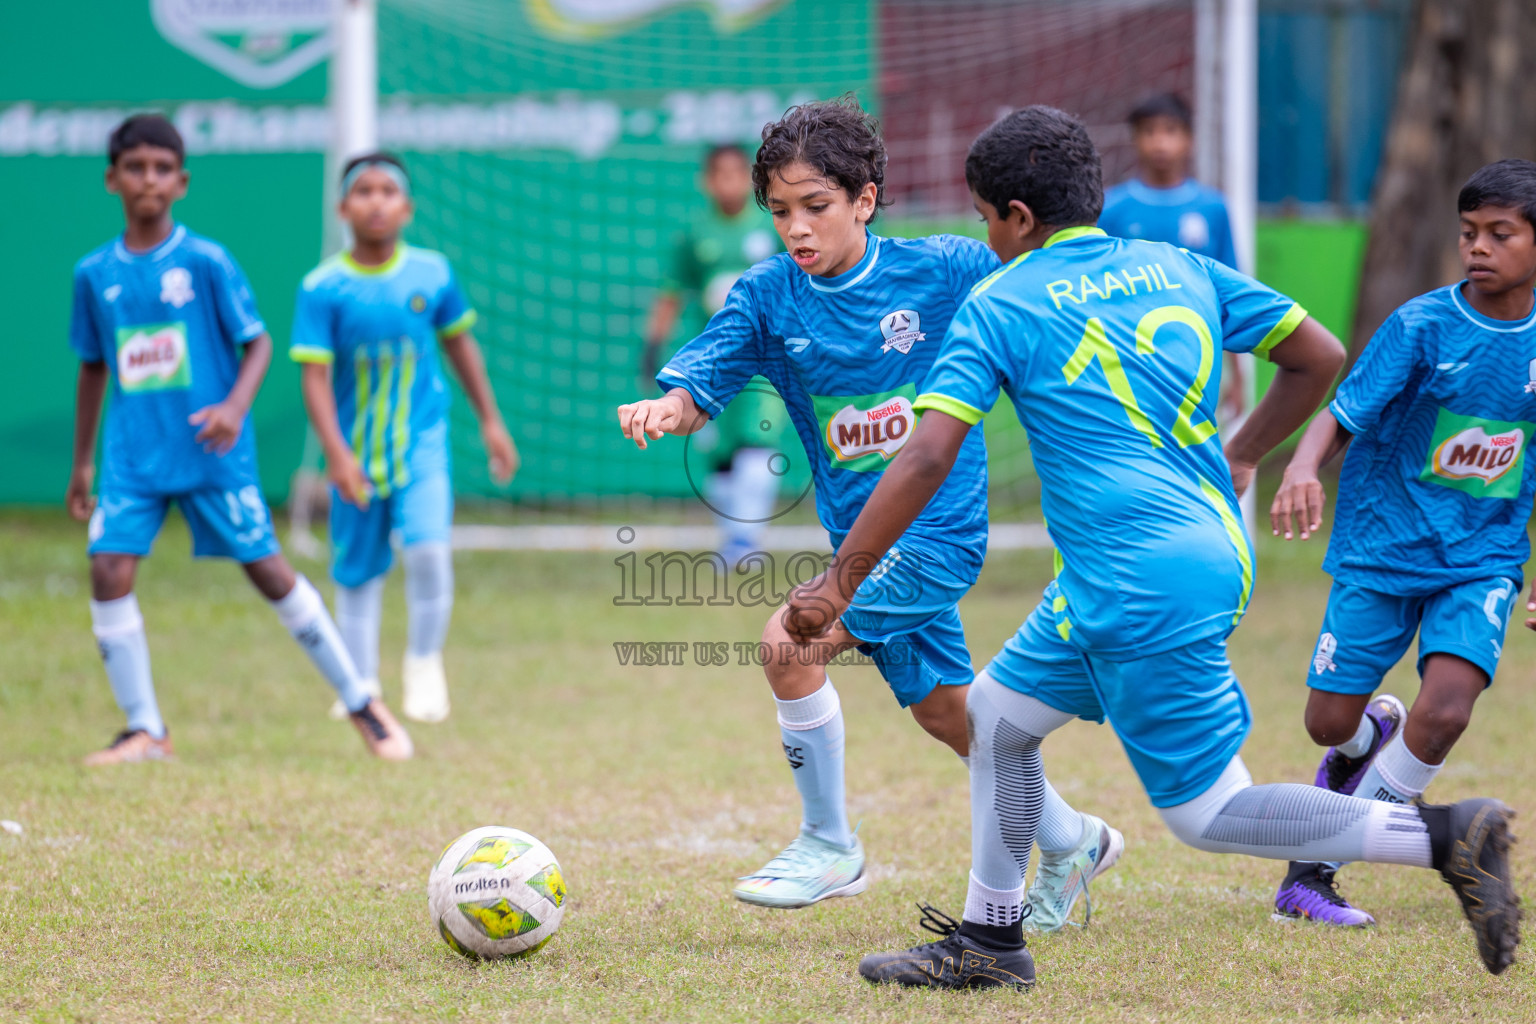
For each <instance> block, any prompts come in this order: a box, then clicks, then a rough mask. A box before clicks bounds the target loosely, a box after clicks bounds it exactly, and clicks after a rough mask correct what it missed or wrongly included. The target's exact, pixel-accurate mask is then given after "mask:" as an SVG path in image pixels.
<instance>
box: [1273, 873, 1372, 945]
mask: <svg viewBox="0 0 1536 1024" xmlns="http://www.w3.org/2000/svg"><path fill="white" fill-rule="evenodd" d="M1334 871H1335V868H1334V866H1333V865H1332V864H1316V863H1302V862H1299V861H1292V862H1291V870H1290V871H1289V872H1288V873H1287V874H1286V876H1285V881H1283V882H1281V883H1280V891H1279V892H1277V893H1275V915H1274V916H1275V920H1277V921H1281V920H1292V921H1294V920H1296V919H1298V918H1301V919H1305V920H1308V921H1316V922H1318V923H1319V924H1331V925H1339V926H1342V927H1345V928H1364V927H1365V926H1367V925H1372V924H1375V923H1376V919H1375V918H1374V917H1372V916H1371V915H1370V914H1367V913H1366V912H1365V911H1363V910H1358V909H1356V908H1355V907H1352V906H1350V905H1349V903H1348V901H1347V900H1345V899H1344V897H1343V896H1340V895H1339V886H1338V883H1337V882H1335V881H1334V880H1333V874H1334Z"/></svg>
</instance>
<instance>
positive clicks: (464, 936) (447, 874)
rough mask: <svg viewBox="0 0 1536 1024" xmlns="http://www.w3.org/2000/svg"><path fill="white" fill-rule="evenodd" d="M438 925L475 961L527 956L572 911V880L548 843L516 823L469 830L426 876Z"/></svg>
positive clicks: (450, 943)
mask: <svg viewBox="0 0 1536 1024" xmlns="http://www.w3.org/2000/svg"><path fill="white" fill-rule="evenodd" d="M427 902H428V905H429V906H430V907H431V910H432V925H433V927H435V928H436V929H437V931H438V934H440V935H442V937H443V941H444V942H446V943H448V946H449V948H450V949H452V950H453V951H454V952H455V953H460V954H462V955H464V956H467V957H469V958H470V959H471V960H501V959H505V958H508V957H522V956H528V955H529V954H530V953H533V952H536V951H537V950H538V949H539V947H540V946H543V945H544V943H546V942H548V941H549V940H550V938H551V937H552V936H553V935H554V934H555V930H556V929H557V928H559V927H560V918H561V917H562V916H563V915H564V914H565V879H564V878H563V877H561V875H560V865H559V864H558V863H556V861H555V855H554V854H553V853H550V852H549V847H547V846H545V845H544V844H543V843H541V842H539V841H538V840H537V839H535V838H533V836H531V835H529V834H528V833H526V832H519V831H518V830H517V829H515V828H502V827H501V826H498V825H488V826H486V827H484V828H477V829H475V830H473V831H471V832H466V833H464V834H463V835H462V836H459V838H457V839H455V840H454V841H453V842H451V843H449V844H448V848H447V849H446V850H444V851H443V855H442V856H441V857H439V858H437V863H436V864H435V865H433V867H432V876H431V877H430V878H429V879H428V880H427Z"/></svg>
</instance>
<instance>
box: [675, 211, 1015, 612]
mask: <svg viewBox="0 0 1536 1024" xmlns="http://www.w3.org/2000/svg"><path fill="white" fill-rule="evenodd" d="M996 268H997V257H996V256H994V255H993V254H992V251H991V250H990V249H988V248H987V247H986V246H985V245H982V244H981V243H980V242H977V241H975V240H973V239H969V238H959V237H956V236H954V235H936V236H933V237H931V238H921V239H914V240H906V239H897V238H881V237H879V236H877V235H873V234H871V235H868V236H867V245H866V248H865V251H864V256H863V258H862V259H861V260H860V261H859V262H858V264H857V265H856V266H854V267H852V268H850V269H849V270H847V271H846V272H844V273H842V274H839V275H838V276H836V277H816V276H812V275H810V274H807V273H805V272H804V271H803V270H801V269H800V268H799V267H797V266H795V263H794V260H793V259H792V258H791V257H790V256H788V255H787V254H783V253H780V254H779V255H777V256H773V257H770V258H769V259H766V260H764V261H763V262H761V263H759V264H757V265H756V266H755V267H753V268H752V269H751V270H749V271H747V272H746V273H745V274H744V275H742V277H741V279H740V280H738V281H737V282H736V285H735V286H734V287H733V288H732V289H731V292H730V295H729V297H728V298H727V300H726V303H725V306H724V308H723V309H721V310H720V312H718V313H716V314H715V315H714V316H713V317H712V318H711V319H710V321H709V326H708V327H707V328H706V329H705V331H704V333H703V334H701V335H699V336H698V337H697V338H695V339H694V340H692V341H691V342H689V343H688V344H686V345H684V346H683V347H682V348H681V349H679V350H678V352H677V354H676V355H674V356H673V357H672V359H671V360H670V361H669V362H668V363H667V365H666V366H665V367H663V368H662V370H661V372H660V373H658V374H657V376H656V382H657V383H658V384H659V385H661V387H662V388H663V389H664V390H668V389H671V388H676V387H681V388H687V389H688V391H689V393H690V394H692V395H693V399H694V401H695V402H697V403H698V405H699V407H700V408H701V409H704V410H706V411H708V413H709V415H710V416H717V415H719V413H720V411H721V410H722V409H724V408H725V406H726V404H727V403H729V402H730V401H731V399H732V398H734V397H735V396H736V395H737V394H738V393H739V392H740V391H741V390H742V388H743V387H745V386H746V384H747V382H748V381H750V380H751V379H752V377H753V375H754V374H761V375H762V376H764V377H766V378H768V380H769V382H770V383H772V384H773V386H774V388H776V389H777V390H778V392H779V394H780V395H782V396H783V398H784V405H785V407H786V409H787V410H788V412H789V418H790V421H791V422H792V423H793V424H794V425H795V430H796V432H797V433H799V435H800V440H801V442H802V443H803V444H804V446H805V451H806V455H807V456H808V458H809V459H810V465H811V474H812V479H813V480H814V481H815V485H816V511H817V514H818V515H819V517H820V519H821V523H822V525H823V526H824V527H826V529H827V531H828V533H830V534H831V536H832V546H833V547H834V548H835V547H837V546H838V545H839V544H841V543H842V540H843V537H844V536H845V535H846V534H847V532H848V529H849V528H850V527H851V526H853V523H854V520H855V519H857V518H858V515H859V510H860V509H862V508H863V507H864V502H865V501H866V500H868V498H869V495H870V492H871V491H873V490H874V489H875V485H876V484H877V483H879V482H880V475H881V473H882V472H884V470H885V467H886V466H888V465H890V461H891V459H893V458H894V457H895V456H896V453H897V452H899V451H901V449H902V446H903V445H905V444H906V442H907V438H908V437H910V436H911V434H912V429H913V427H914V426H915V425H916V414H915V412H914V410H913V400H914V399H916V398H917V393H918V385H919V384H921V383H922V381H923V378H924V377H925V376H926V375H927V373H928V370H929V368H930V367H931V366H932V365H933V361H934V358H935V357H936V356H937V355H938V353H939V347H940V346H941V345H942V344H943V342H944V338H945V335H946V333H947V332H948V330H949V324H950V319H951V318H952V317H953V316H954V315H955V310H956V309H958V308H959V306H960V303H961V302H962V301H963V300H964V298H965V296H966V294H967V292H968V291H969V290H970V288H971V286H972V285H973V284H975V283H976V282H977V281H979V280H980V279H981V278H983V277H984V276H986V275H987V274H988V273H990V272H991V271H993V270H995V269H996ZM986 542H987V457H986V446H985V441H984V440H983V438H982V432H981V431H979V430H973V431H971V433H970V435H969V436H968V437H967V438H966V440H965V443H964V445H963V446H962V448H961V452H960V458H959V461H958V462H957V463H956V465H955V471H954V472H953V473H951V474H950V476H949V479H948V480H947V481H946V482H945V484H944V486H943V487H942V488H941V489H940V490H939V492H938V494H936V495H935V496H934V498H933V500H932V501H930V502H929V503H928V507H927V508H926V509H924V510H923V514H922V515H921V516H920V517H919V518H918V520H917V521H916V522H915V523H913V524H912V527H911V528H910V529H909V530H908V531H907V533H906V534H905V535H904V536H903V538H902V540H901V547H902V548H903V549H905V550H907V551H909V552H915V553H920V554H926V555H928V556H931V557H935V558H941V559H943V560H944V564H947V565H948V566H950V567H951V568H952V569H954V570H955V571H956V572H957V573H959V574H961V575H963V576H965V577H967V578H968V579H971V580H973V581H974V580H975V578H976V575H977V573H979V572H980V569H981V562H982V559H983V558H984V557H985V553H986Z"/></svg>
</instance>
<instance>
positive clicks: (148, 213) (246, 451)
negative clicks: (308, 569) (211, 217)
mask: <svg viewBox="0 0 1536 1024" xmlns="http://www.w3.org/2000/svg"><path fill="white" fill-rule="evenodd" d="M185 152H186V151H185V148H184V147H183V145H182V140H181V135H180V134H179V133H178V132H177V131H176V129H175V127H174V126H173V125H172V124H171V123H170V122H169V121H167V120H166V119H165V118H163V117H160V116H158V115H153V114H140V115H136V116H134V117H130V118H128V119H127V120H126V121H124V122H123V123H122V124H120V125H118V127H117V128H116V129H115V130H114V131H113V132H112V136H111V138H110V140H109V142H108V150H107V154H108V160H109V166H108V168H107V190H108V191H110V192H113V193H116V194H117V195H118V196H120V197H121V198H122V201H123V213H124V216H125V219H126V221H127V227H126V229H125V230H124V232H123V234H122V236H121V237H120V238H117V239H115V240H113V241H111V242H109V243H107V244H106V245H104V246H102V247H101V248H100V249H97V250H96V251H95V252H93V253H91V254H90V255H89V256H86V257H85V258H84V259H83V260H81V261H80V263H79V264H78V265H77V266H76V267H75V303H74V315H73V317H72V319H71V323H70V346H71V347H72V348H73V349H74V351H75V354H76V355H78V356H79V357H80V377H79V383H78V384H77V387H76V405H75V450H74V469H73V471H72V472H71V474H70V480H69V491H68V494H67V496H66V499H65V500H66V504H67V505H68V507H69V512H70V514H71V515H73V516H74V517H75V518H76V519H86V518H89V519H90V554H91V597H92V600H91V625H92V628H93V630H94V632H95V634H96V641H97V644H98V645H99V646H100V649H101V657H102V661H103V662H104V663H105V664H106V668H107V678H108V679H109V680H110V681H111V683H112V693H113V696H115V697H116V698H117V703H118V706H119V707H121V708H122V709H123V713H124V714H125V715H126V716H127V719H128V724H127V728H126V729H124V730H123V731H122V732H121V733H120V734H119V735H118V737H117V738H116V739H115V740H114V741H113V742H112V744H111V746H109V747H107V749H105V750H102V751H99V752H97V753H94V754H92V755H90V756H89V757H87V758H86V764H88V765H105V764H116V763H122V762H129V761H146V760H159V759H163V758H167V757H170V756H171V739H170V734H169V732H168V731H167V729H166V726H165V722H164V720H163V719H162V718H161V715H160V708H159V704H158V702H157V701H156V699H155V689H154V681H153V678H152V676H151V673H150V664H149V644H148V641H147V640H146V638H145V635H144V619H143V617H142V616H141V615H140V613H139V605H138V600H137V598H135V597H134V594H133V583H134V576H135V574H136V572H137V569H138V563H139V559H141V558H143V557H145V556H147V555H148V554H149V552H150V548H151V547H152V546H153V544H154V541H155V536H156V535H157V534H158V533H159V532H160V526H161V524H162V523H163V522H164V520H165V514H166V512H167V510H168V509H169V508H170V505H171V503H172V502H173V501H174V502H175V503H176V505H177V506H178V507H179V508H180V509H181V513H182V515H183V516H184V517H185V518H186V520H187V525H188V526H189V527H190V528H191V530H192V550H193V553H194V554H195V555H197V556H199V557H221V558H234V559H236V560H238V561H239V562H240V563H241V565H243V566H244V568H245V572H246V575H247V576H249V577H250V579H251V582H252V583H253V584H255V586H256V589H257V590H259V591H260V592H261V594H262V596H263V597H265V598H266V599H267V600H268V601H270V602H271V603H272V608H273V610H274V611H275V612H276V613H277V616H278V618H279V619H280V620H281V621H282V623H283V625H285V626H287V627H288V631H289V632H290V633H291V634H292V635H293V637H294V639H295V640H297V641H298V642H299V645H300V646H301V647H303V648H304V651H305V653H306V654H308V655H309V657H310V659H311V660H312V661H313V662H314V663H315V666H316V667H317V668H318V669H320V671H321V673H322V674H324V676H325V677H326V679H327V680H329V682H330V684H331V685H332V686H333V687H334V688H335V689H336V694H337V698H338V700H339V701H340V702H341V705H342V708H343V710H344V711H345V712H346V713H348V714H350V715H351V717H352V722H353V724H354V725H356V726H357V729H358V731H359V732H360V733H362V735H363V739H364V741H365V742H366V743H367V744H368V748H369V750H371V751H372V752H373V753H374V754H377V755H378V756H380V757H385V758H390V759H403V758H408V757H410V756H411V741H410V738H409V737H408V736H407V735H406V734H405V731H404V730H403V729H401V728H400V726H399V724H398V723H396V722H395V720H394V718H393V716H391V715H390V713H389V709H388V708H386V707H385V706H384V704H383V702H382V701H380V700H378V699H377V698H376V697H373V696H372V695H370V694H369V693H368V691H367V690H366V689H365V688H364V687H363V685H362V681H361V680H360V679H359V678H358V673H357V669H356V668H355V667H354V665H353V661H352V658H351V656H350V655H349V654H348V652H347V649H346V646H345V645H344V644H343V642H342V640H341V637H340V636H339V635H338V633H337V629H336V626H335V624H334V623H332V621H331V617H330V615H329V614H328V613H327V612H326V610H325V602H324V601H323V600H322V599H321V597H320V594H319V592H318V591H316V590H315V588H314V587H313V586H312V585H310V582H309V581H308V580H307V579H305V578H304V577H303V576H299V575H297V574H296V573H295V572H294V571H293V568H292V567H291V566H290V565H289V564H288V561H287V559H285V558H284V557H283V556H282V553H281V551H280V550H279V548H278V544H277V537H276V536H275V535H274V533H273V532H272V520H271V516H270V514H269V513H268V511H267V505H266V502H265V501H264V500H263V499H262V495H261V486H260V484H259V483H258V482H257V477H256V441H255V434H254V432H253V431H252V429H251V427H250V424H249V422H248V419H249V416H248V414H249V412H250V408H251V402H252V401H254V400H255V398H256V392H257V390H258V389H259V388H260V387H261V381H262V378H263V377H264V376H265V375H266V372H267V367H268V365H269V364H270V363H271V360H272V339H271V337H270V336H269V335H268V334H267V330H266V327H265V325H263V323H262V321H261V317H260V316H259V315H258V314H257V312H256V303H255V300H254V299H253V297H252V296H251V289H250V286H249V285H248V284H247V283H246V280H245V275H244V274H243V273H241V271H240V268H239V267H238V266H236V264H235V261H234V260H233V259H231V258H230V256H229V253H227V252H225V250H224V248H223V246H221V245H219V244H218V243H217V242H213V241H211V240H209V239H206V238H203V237H201V236H199V235H196V234H193V233H192V232H190V231H188V230H187V229H186V227H185V226H182V225H178V224H177V223H176V222H175V220H174V219H173V218H172V216H171V207H172V206H173V205H174V204H175V203H176V201H177V200H179V199H181V198H182V197H183V196H184V195H186V191H187V181H188V175H187V171H186V169H185V167H184V163H183V162H184V159H185ZM109 383H110V385H111V389H112V402H111V404H110V406H109V408H108V410H107V427H106V442H105V444H104V446H103V451H102V481H101V495H100V500H99V501H97V500H93V497H92V483H93V478H94V475H95V458H94V456H95V449H96V427H97V423H98V421H99V419H100V416H101V403H102V398H103V396H104V395H105V393H106V390H107V387H108V384H109Z"/></svg>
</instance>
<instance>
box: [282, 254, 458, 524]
mask: <svg viewBox="0 0 1536 1024" xmlns="http://www.w3.org/2000/svg"><path fill="white" fill-rule="evenodd" d="M474 321H475V312H474V310H472V309H470V308H469V304H468V303H467V302H466V301H465V299H464V295H463V293H462V292H460V290H459V286H458V284H457V282H456V281H455V280H454V276H453V271H452V269H451V268H450V267H449V266H448V261H447V259H446V258H444V257H443V256H442V254H440V253H436V252H432V251H430V250H428V249H417V248H414V247H412V246H408V245H405V244H404V243H400V244H398V245H397V246H396V247H395V254H394V256H392V257H391V258H390V260H389V262H387V263H384V264H382V265H380V266H377V267H366V266H363V265H361V264H359V263H357V262H356V261H355V260H353V259H352V257H351V256H350V255H349V254H347V253H341V254H339V255H337V256H334V257H332V258H331V259H328V260H326V261H325V262H324V263H322V264H320V266H318V267H316V268H315V269H314V270H312V271H311V272H310V273H309V275H308V276H306V277H305V278H304V283H303V285H302V286H301V287H300V289H299V297H298V305H297V309H296V310H295V313H294V323H293V339H292V343H291V347H290V349H289V354H290V355H291V356H292V357H293V359H294V360H296V361H298V362H301V363H329V364H331V366H332V372H331V384H332V387H333V388H334V390H335V394H336V415H337V419H338V421H339V425H340V427H341V432H342V436H343V437H346V438H348V439H350V440H351V442H352V450H353V452H354V454H356V456H357V459H358V462H359V464H360V465H361V466H362V470H363V474H364V475H365V476H367V477H368V479H369V480H371V481H372V482H373V487H374V493H375V494H376V495H378V496H379V497H380V498H384V497H388V496H389V494H390V493H391V492H393V491H396V490H399V489H400V488H403V487H405V486H406V485H408V484H409V483H410V482H411V480H412V479H414V478H416V477H422V476H427V475H430V474H433V473H439V472H446V471H447V465H448V431H447V412H448V403H449V393H448V386H447V383H446V382H445V381H444V379H443V372H442V361H441V359H440V357H439V355H438V339H440V338H448V337H452V336H453V335H455V334H461V333H463V332H464V331H467V330H469V328H470V327H471V326H473V324H474Z"/></svg>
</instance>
